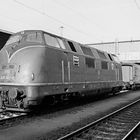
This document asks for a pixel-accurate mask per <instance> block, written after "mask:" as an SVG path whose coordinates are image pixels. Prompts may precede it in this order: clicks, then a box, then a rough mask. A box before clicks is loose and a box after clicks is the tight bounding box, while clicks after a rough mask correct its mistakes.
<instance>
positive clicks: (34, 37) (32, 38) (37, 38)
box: [25, 32, 42, 43]
mask: <svg viewBox="0 0 140 140" xmlns="http://www.w3.org/2000/svg"><path fill="white" fill-rule="evenodd" d="M25 41H27V42H36V43H42V36H41V33H39V32H33V33H29V34H27V35H26V39H25Z"/></svg>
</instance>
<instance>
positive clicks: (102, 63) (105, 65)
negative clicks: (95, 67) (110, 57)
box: [101, 61, 108, 69]
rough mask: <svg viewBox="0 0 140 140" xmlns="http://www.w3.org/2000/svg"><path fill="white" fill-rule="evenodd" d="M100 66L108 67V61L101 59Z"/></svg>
mask: <svg viewBox="0 0 140 140" xmlns="http://www.w3.org/2000/svg"><path fill="white" fill-rule="evenodd" d="M101 68H102V69H108V62H106V61H101Z"/></svg>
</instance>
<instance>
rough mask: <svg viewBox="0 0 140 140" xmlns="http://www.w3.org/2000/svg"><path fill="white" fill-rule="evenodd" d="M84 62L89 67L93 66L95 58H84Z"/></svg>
mask: <svg viewBox="0 0 140 140" xmlns="http://www.w3.org/2000/svg"><path fill="white" fill-rule="evenodd" d="M85 64H86V66H87V67H89V68H95V60H94V59H93V58H88V57H86V58H85Z"/></svg>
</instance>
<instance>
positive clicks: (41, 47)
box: [0, 30, 123, 111]
mask: <svg viewBox="0 0 140 140" xmlns="http://www.w3.org/2000/svg"><path fill="white" fill-rule="evenodd" d="M122 86H123V82H122V69H121V63H120V62H119V60H118V59H117V57H116V56H115V55H112V54H109V53H106V52H103V51H100V50H98V49H95V48H91V47H89V46H87V45H84V44H80V43H77V42H75V41H72V40H69V39H66V38H63V37H60V36H57V35H54V34H50V33H47V32H44V31H41V30H25V31H21V32H18V33H15V34H13V35H12V36H11V37H10V38H9V40H8V41H7V43H6V44H5V46H4V47H3V48H2V50H1V51H0V106H1V107H2V108H3V107H4V108H7V109H16V110H23V111H24V110H27V109H29V108H30V107H32V106H36V105H39V104H41V103H42V101H43V100H44V99H45V101H46V102H50V104H53V103H55V102H56V101H58V100H65V99H68V98H71V97H73V96H86V95H87V96H88V95H97V94H98V95H99V94H100V95H102V94H108V93H109V92H112V93H116V92H118V91H120V90H121V89H122Z"/></svg>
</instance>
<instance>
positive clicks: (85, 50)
mask: <svg viewBox="0 0 140 140" xmlns="http://www.w3.org/2000/svg"><path fill="white" fill-rule="evenodd" d="M81 49H82V51H83V53H84V54H86V55H90V56H94V55H93V53H92V51H91V49H90V48H87V47H84V46H81Z"/></svg>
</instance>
